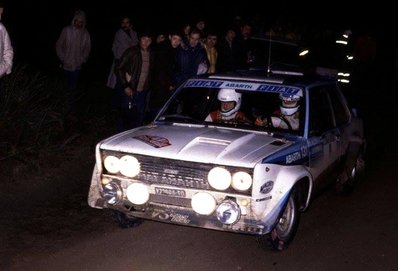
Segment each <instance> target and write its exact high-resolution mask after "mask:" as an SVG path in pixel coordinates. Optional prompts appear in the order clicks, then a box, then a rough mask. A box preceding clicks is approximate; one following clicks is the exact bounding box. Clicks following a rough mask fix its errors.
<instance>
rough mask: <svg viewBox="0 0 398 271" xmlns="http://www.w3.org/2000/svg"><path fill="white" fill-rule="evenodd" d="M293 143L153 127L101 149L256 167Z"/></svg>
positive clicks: (231, 132) (214, 130)
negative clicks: (261, 161)
mask: <svg viewBox="0 0 398 271" xmlns="http://www.w3.org/2000/svg"><path fill="white" fill-rule="evenodd" d="M291 144H292V142H291V141H286V140H281V139H277V138H275V137H273V136H271V135H269V134H267V133H264V132H256V131H248V130H241V129H239V130H238V129H225V128H219V127H206V126H202V125H200V126H192V125H189V126H186V125H184V126H182V125H152V126H143V127H140V128H137V129H134V130H129V131H127V132H124V133H120V134H117V135H115V136H113V137H111V138H108V139H105V140H103V141H102V142H100V149H107V150H113V151H118V152H124V153H137V154H143V155H148V156H156V157H163V158H170V159H177V160H185V161H192V162H203V163H214V164H224V165H233V166H242V167H253V166H254V165H255V163H257V162H258V161H259V160H261V159H263V158H265V157H267V156H269V155H271V154H273V153H275V152H277V151H278V150H280V149H282V148H286V147H287V146H290V145H291Z"/></svg>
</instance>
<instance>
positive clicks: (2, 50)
mask: <svg viewBox="0 0 398 271" xmlns="http://www.w3.org/2000/svg"><path fill="white" fill-rule="evenodd" d="M13 58H14V50H13V48H12V46H11V41H10V37H9V36H8V32H7V29H6V28H5V26H4V25H3V24H2V23H0V77H3V76H4V74H9V73H11V69H12V61H13Z"/></svg>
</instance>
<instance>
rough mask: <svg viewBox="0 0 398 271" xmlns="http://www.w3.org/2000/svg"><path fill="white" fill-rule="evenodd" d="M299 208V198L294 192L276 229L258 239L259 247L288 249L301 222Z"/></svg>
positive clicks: (275, 249)
mask: <svg viewBox="0 0 398 271" xmlns="http://www.w3.org/2000/svg"><path fill="white" fill-rule="evenodd" d="M298 208H299V206H298V202H297V197H296V195H295V193H294V192H293V193H292V194H291V195H290V197H289V200H288V202H287V204H286V207H285V210H284V211H283V213H282V215H281V216H280V218H279V220H278V223H277V224H276V226H275V227H274V229H273V230H272V231H271V232H270V233H267V234H264V235H260V236H258V237H257V241H258V243H259V245H260V246H261V247H263V248H265V249H271V250H274V251H282V250H284V249H286V248H287V247H288V245H289V244H290V242H291V241H292V240H293V238H294V236H295V234H296V231H297V228H298V224H299V220H300V212H299V211H298Z"/></svg>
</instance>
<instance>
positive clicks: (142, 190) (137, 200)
mask: <svg viewBox="0 0 398 271" xmlns="http://www.w3.org/2000/svg"><path fill="white" fill-rule="evenodd" d="M126 196H127V198H128V200H129V201H130V202H131V203H133V204H137V205H142V204H144V203H146V202H147V201H148V200H149V190H148V187H147V186H146V185H145V184H143V183H133V184H130V185H129V186H128V187H127V190H126Z"/></svg>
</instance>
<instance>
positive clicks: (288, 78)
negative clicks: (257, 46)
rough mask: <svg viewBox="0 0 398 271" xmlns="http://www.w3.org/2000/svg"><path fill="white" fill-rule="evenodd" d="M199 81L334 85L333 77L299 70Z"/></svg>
mask: <svg viewBox="0 0 398 271" xmlns="http://www.w3.org/2000/svg"><path fill="white" fill-rule="evenodd" d="M199 78H201V79H211V80H215V79H216V80H228V81H246V82H256V83H269V84H281V85H282V84H283V85H294V86H298V87H301V88H304V87H307V86H310V85H314V84H336V82H337V81H336V79H335V78H333V76H328V75H326V76H325V75H319V74H317V73H316V72H315V71H310V72H309V71H304V72H303V71H300V70H297V69H295V70H292V69H290V70H286V69H280V70H276V69H274V70H271V71H270V72H268V71H267V70H265V69H263V68H251V69H242V70H236V71H234V72H226V73H215V74H206V75H204V76H201V77H199Z"/></svg>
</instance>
